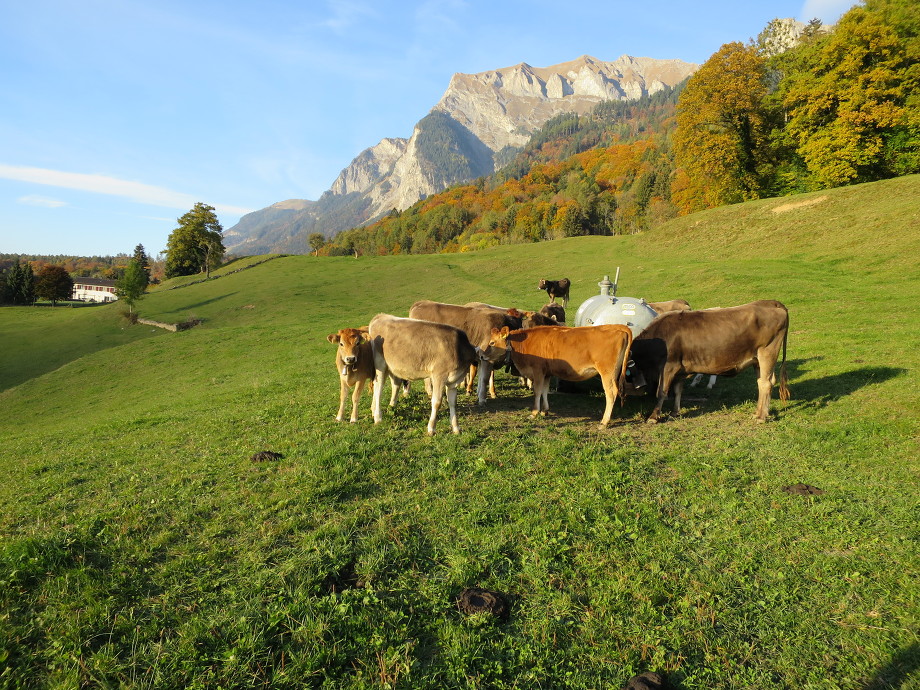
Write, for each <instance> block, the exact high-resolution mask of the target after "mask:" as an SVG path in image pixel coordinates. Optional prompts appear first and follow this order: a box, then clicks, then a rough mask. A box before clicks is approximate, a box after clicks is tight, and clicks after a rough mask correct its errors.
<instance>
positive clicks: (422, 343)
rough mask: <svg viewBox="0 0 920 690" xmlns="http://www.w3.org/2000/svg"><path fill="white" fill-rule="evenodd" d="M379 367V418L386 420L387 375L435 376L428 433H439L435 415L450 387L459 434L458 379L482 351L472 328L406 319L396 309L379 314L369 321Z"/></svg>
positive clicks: (376, 412) (453, 427)
mask: <svg viewBox="0 0 920 690" xmlns="http://www.w3.org/2000/svg"><path fill="white" fill-rule="evenodd" d="M369 331H370V338H371V346H372V347H373V352H374V367H375V369H376V370H377V377H376V381H375V383H374V386H375V387H374V403H373V406H372V408H371V409H372V410H373V413H374V423H375V424H376V423H378V422H380V420H381V419H382V413H381V409H380V395H381V390H382V388H383V380H384V378H385V377H386V376H388V375H389V376H391V377H396V378H399V379H403V380H405V381H416V380H418V379H430V380H431V417H430V418H429V420H428V435H429V436H430V435H432V434H434V430H435V419H436V418H437V415H438V409H440V407H441V399H442V397H443V395H444V392H445V390H446V391H447V404H448V406H449V407H450V426H451V430H452V431H453V432H454V433H455V434H459V433H460V428H459V426H458V425H457V384H459V383H460V382H462V381H463V379H464V377H465V376H466V373H467V372H468V371H469V368H470V364H471V363H472V362H474V361H475V360H476V359H478V358H479V352H478V351H477V350H476V348H474V347H473V346H472V345H470V341H469V338H467V336H466V333H464V332H463V331H461V330H460V329H459V328H455V327H454V326H450V325H448V324H443V323H434V322H432V321H422V320H420V319H405V318H401V317H398V316H393V315H391V314H377V316H375V317H374V318H373V319H371V323H370V326H369Z"/></svg>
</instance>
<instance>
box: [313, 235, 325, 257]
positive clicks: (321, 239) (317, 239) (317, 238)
mask: <svg viewBox="0 0 920 690" xmlns="http://www.w3.org/2000/svg"><path fill="white" fill-rule="evenodd" d="M309 241H310V249H311V250H312V251H313V253H316V252H318V251H319V250H320V249H322V248H323V247H324V246H325V245H326V236H325V235H323V233H321V232H314V233H311V234H310V238H309Z"/></svg>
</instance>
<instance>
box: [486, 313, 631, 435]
mask: <svg viewBox="0 0 920 690" xmlns="http://www.w3.org/2000/svg"><path fill="white" fill-rule="evenodd" d="M632 340H633V337H632V331H631V330H629V329H628V328H627V327H626V326H621V325H619V324H616V325H609V326H585V327H583V328H566V327H565V326H536V327H534V328H527V329H521V330H518V331H509V330H508V329H507V328H502V329H497V328H495V329H492V341H491V343H490V344H491V346H492V347H498V348H504V349H506V350H507V351H508V353H509V355H510V357H511V361H512V363H513V364H514V366H515V367H517V369H518V371H520V372H521V375H522V376H526V377H527V378H529V379H533V390H534V408H533V413H532V414H533V415H534V416H537V415H538V414H540V413H541V412H547V411H549V381H550V378H551V377H552V376H556V377H558V378H561V379H565V380H566V381H584V380H586V379H589V378H591V377H593V376H597V375H598V374H600V377H601V383H603V385H604V394H605V395H606V397H607V406H606V407H605V408H604V416H603V417H602V418H601V424H600V426H601V428H604V427H606V426H607V424H608V423H609V422H610V415H611V414H612V412H613V403H614V402H615V401H616V398H617V395H619V393H620V391H621V390H622V389H623V382H624V380H625V377H626V363H627V361H628V360H629V348H630V346H631V345H632Z"/></svg>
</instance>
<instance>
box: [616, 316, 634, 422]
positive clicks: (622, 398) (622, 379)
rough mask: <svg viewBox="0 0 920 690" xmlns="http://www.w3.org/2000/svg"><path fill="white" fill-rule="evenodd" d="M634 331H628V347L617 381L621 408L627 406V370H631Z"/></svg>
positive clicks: (625, 348) (625, 349)
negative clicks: (630, 359) (630, 357)
mask: <svg viewBox="0 0 920 690" xmlns="http://www.w3.org/2000/svg"><path fill="white" fill-rule="evenodd" d="M632 342H633V334H632V329H630V328H627V329H626V347H624V348H623V361H622V364H621V366H620V376H619V378H618V379H617V393H618V394H619V396H620V407H623V406H624V405H625V404H626V390H625V389H626V370H627V369H628V368H629V354H630V351H631V350H632Z"/></svg>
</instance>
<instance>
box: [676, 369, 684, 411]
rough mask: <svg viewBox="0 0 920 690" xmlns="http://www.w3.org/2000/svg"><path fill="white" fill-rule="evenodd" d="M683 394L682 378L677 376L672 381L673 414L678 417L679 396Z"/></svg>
mask: <svg viewBox="0 0 920 690" xmlns="http://www.w3.org/2000/svg"><path fill="white" fill-rule="evenodd" d="M683 392H684V377H683V376H678V377H676V379H675V381H674V414H675V416H680V396H681V394H682V393H683Z"/></svg>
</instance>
